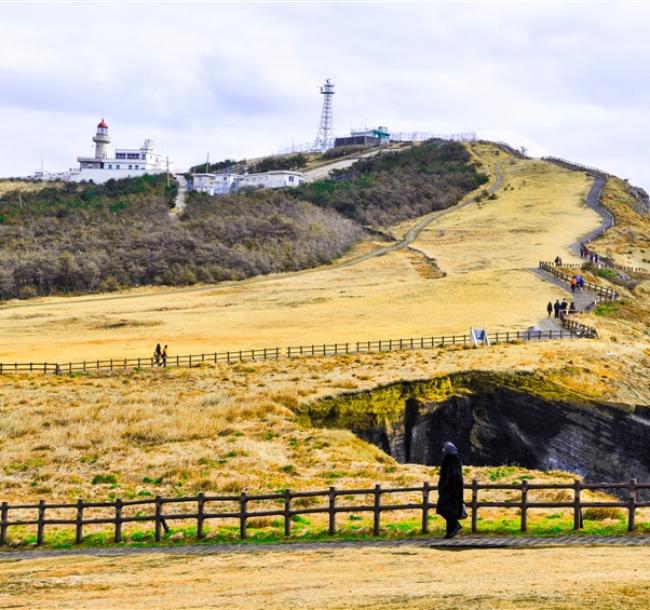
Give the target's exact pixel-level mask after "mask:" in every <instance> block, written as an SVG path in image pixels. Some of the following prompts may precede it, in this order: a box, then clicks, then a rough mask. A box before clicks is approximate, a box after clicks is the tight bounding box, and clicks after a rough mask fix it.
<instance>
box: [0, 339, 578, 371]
mask: <svg viewBox="0 0 650 610" xmlns="http://www.w3.org/2000/svg"><path fill="white" fill-rule="evenodd" d="M576 336H578V335H577V334H576V333H575V332H573V331H572V330H570V329H568V328H567V329H564V330H539V331H537V330H535V331H532V330H510V331H499V332H494V333H490V334H489V335H488V339H489V341H490V343H511V342H513V341H549V340H556V339H572V338H575V337H576ZM450 345H452V346H453V345H459V346H460V345H465V346H469V345H473V342H472V339H471V336H470V335H469V333H468V334H464V335H437V336H434V335H432V336H430V337H417V338H416V337H410V338H406V339H405V338H400V339H376V340H372V341H355V342H348V343H320V344H316V343H312V344H310V345H297V346H289V347H263V348H255V349H241V350H232V351H225V352H210V353H202V354H185V355H178V356H169V357H168V358H167V363H166V365H165V366H167V367H178V368H180V367H187V368H192V367H195V366H201V365H202V364H219V363H222V364H223V363H225V364H231V363H235V362H257V361H260V360H279V359H280V358H289V359H291V358H299V357H306V356H337V355H342V354H369V353H379V352H394V351H404V350H414V349H435V348H441V347H446V346H450ZM157 366H162V365H161V363H160V362H159V361H156V360H155V358H153V357H138V358H110V359H105V360H83V361H80V362H0V374H2V373H9V374H12V373H13V374H18V373H31V372H33V373H52V374H58V375H61V374H72V373H89V372H93V371H118V370H127V369H143V368H155V367H157Z"/></svg>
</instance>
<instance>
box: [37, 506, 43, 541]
mask: <svg viewBox="0 0 650 610" xmlns="http://www.w3.org/2000/svg"><path fill="white" fill-rule="evenodd" d="M36 527H37V530H36V545H37V546H41V545H42V544H43V530H44V529H45V500H39V501H38V524H37V526H36Z"/></svg>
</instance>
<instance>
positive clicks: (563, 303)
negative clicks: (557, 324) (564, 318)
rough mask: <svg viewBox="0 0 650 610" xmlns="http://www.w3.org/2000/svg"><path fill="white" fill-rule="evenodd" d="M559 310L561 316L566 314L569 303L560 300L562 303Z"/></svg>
mask: <svg viewBox="0 0 650 610" xmlns="http://www.w3.org/2000/svg"><path fill="white" fill-rule="evenodd" d="M560 310H561V315H564V314H566V312H567V311H568V310H569V302H568V301H567V300H566V299H562V303H561V304H560Z"/></svg>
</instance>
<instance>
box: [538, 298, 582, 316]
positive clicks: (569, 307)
mask: <svg viewBox="0 0 650 610" xmlns="http://www.w3.org/2000/svg"><path fill="white" fill-rule="evenodd" d="M577 311H578V310H577V309H576V304H575V303H574V302H573V301H571V303H569V302H568V301H567V300H566V299H562V302H561V303H560V299H555V303H551V302H550V301H549V302H548V305H547V306H546V313H548V317H549V318H550V317H551V314H553V313H555V317H556V318H563V317H564V316H565V315H567V314H574V313H577Z"/></svg>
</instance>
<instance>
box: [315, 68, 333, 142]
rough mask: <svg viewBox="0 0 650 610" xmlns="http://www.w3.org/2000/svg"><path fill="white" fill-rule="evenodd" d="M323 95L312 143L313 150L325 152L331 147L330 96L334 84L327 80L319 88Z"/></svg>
mask: <svg viewBox="0 0 650 610" xmlns="http://www.w3.org/2000/svg"><path fill="white" fill-rule="evenodd" d="M320 92H321V95H323V96H324V97H323V109H322V111H321V114H320V125H319V127H318V134H317V135H316V141H315V142H314V150H320V151H325V150H327V149H328V148H331V147H332V129H333V127H332V96H333V95H334V83H333V82H332V81H331V80H330V79H329V78H328V79H327V80H326V81H325V84H324V85H323V86H322V87H321V88H320Z"/></svg>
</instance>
